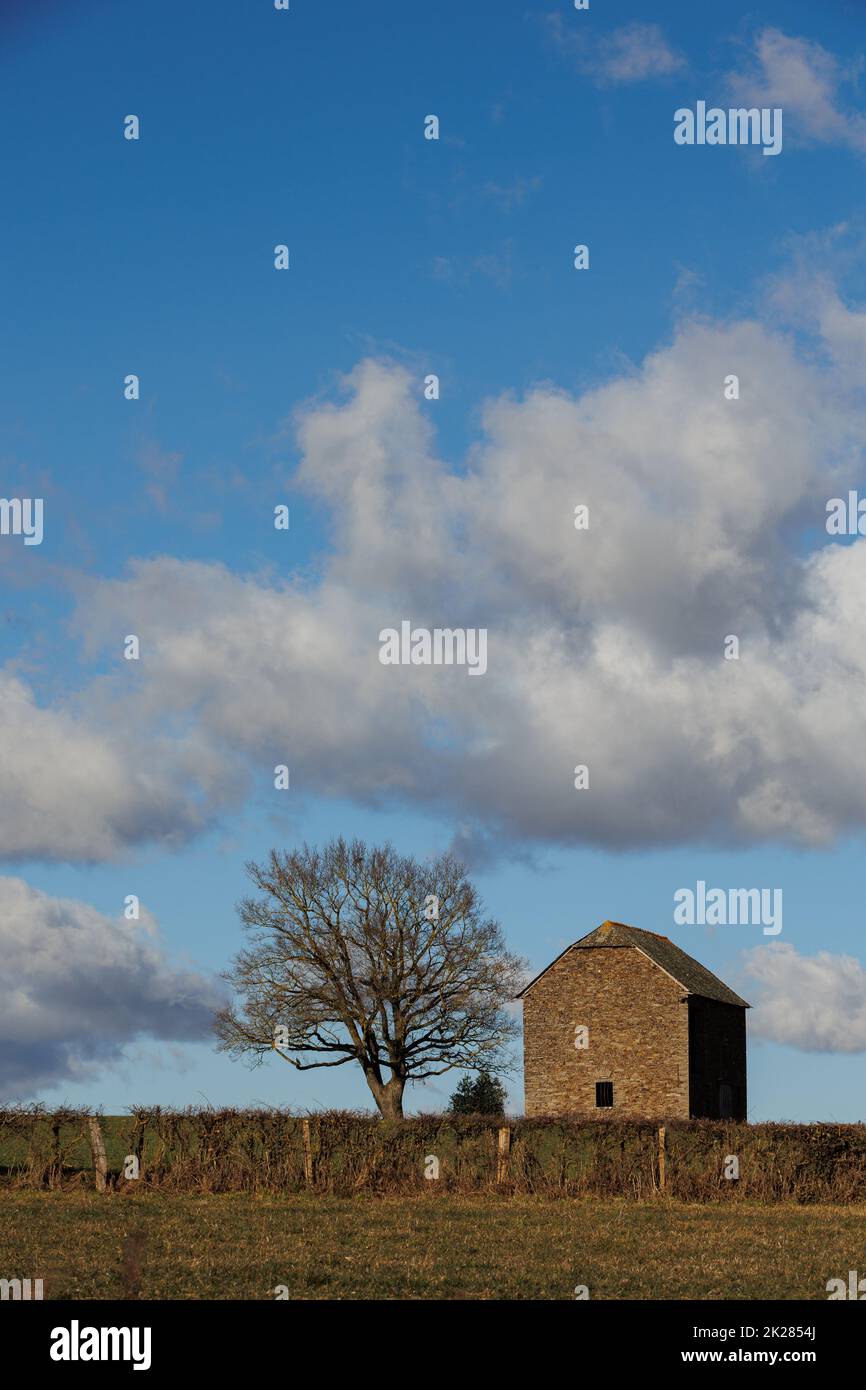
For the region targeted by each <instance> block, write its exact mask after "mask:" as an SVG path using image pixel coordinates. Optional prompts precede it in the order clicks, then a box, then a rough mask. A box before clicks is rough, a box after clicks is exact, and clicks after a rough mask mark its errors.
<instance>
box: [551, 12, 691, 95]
mask: <svg viewBox="0 0 866 1390" xmlns="http://www.w3.org/2000/svg"><path fill="white" fill-rule="evenodd" d="M546 19H547V27H548V33H549V35H550V37H551V39H552V40H553V42H554V44H555V45H556V47H557V48H558V49H559V50H560V51H561V52H563V53H564V54H566V56H567V57H569V58H570V59H571V61H572V62H573V63H574V65H575V66H576V68H577V70H578V71H579V72H581V73H583V74H585V75H586V76H588V77H592V78H593V79H594V80H595V81H596V82H598V83H599V85H602V86H615V85H626V84H628V83H633V82H645V81H647V80H648V79H649V78H654V77H667V76H669V75H670V74H671V73H674V72H679V71H680V70H681V69H682V68H683V67H684V66H685V60H684V58H683V56H682V54H680V53H678V52H677V51H676V50H675V49H673V48H672V47H671V46H670V44H669V43H668V41H667V39H666V38H665V36H664V33H663V32H662V30H661V28H660V27H659V25H658V24H648V23H644V22H642V21H640V20H634V21H632V22H631V23H629V24H623V25H621V26H620V27H619V28H618V29H614V30H613V32H612V33H610V34H607V35H605V36H603V37H602V38H599V39H592V38H590V37H589V36H588V35H587V34H586V33H585V32H581V31H580V29H579V27H576V26H575V25H574V24H567V23H566V22H565V20H564V19H563V16H562V15H561V14H550V15H547V16H546Z"/></svg>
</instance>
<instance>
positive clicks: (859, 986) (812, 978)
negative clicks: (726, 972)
mask: <svg viewBox="0 0 866 1390" xmlns="http://www.w3.org/2000/svg"><path fill="white" fill-rule="evenodd" d="M746 970H747V973H748V975H749V976H750V977H751V979H752V980H754V981H755V984H756V986H757V990H758V993H757V995H754V994H753V1000H754V1005H755V1007H754V1010H753V1012H752V1014H751V1015H750V1017H749V1029H750V1032H751V1033H752V1034H753V1035H754V1036H757V1037H760V1038H767V1039H769V1040H770V1041H771V1042H778V1043H785V1044H787V1045H788V1046H789V1047H797V1048H799V1049H800V1050H801V1051H803V1052H864V1051H866V970H864V969H863V966H862V965H861V964H860V962H859V961H858V960H855V958H854V957H853V956H837V955H832V954H831V953H830V952H829V951H819V952H818V954H817V955H815V956H801V955H799V954H798V952H797V951H796V949H795V947H794V946H792V945H791V944H790V943H789V942H781V941H778V942H773V943H772V944H771V945H767V946H756V947H754V949H753V950H751V951H748V952H746Z"/></svg>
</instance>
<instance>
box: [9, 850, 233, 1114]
mask: <svg viewBox="0 0 866 1390" xmlns="http://www.w3.org/2000/svg"><path fill="white" fill-rule="evenodd" d="M0 958H2V960H3V972H2V976H0V1098H2V1099H4V1100H7V1101H8V1100H11V1099H16V1098H19V1099H20V1098H25V1097H27V1096H28V1095H31V1094H33V1092H34V1091H37V1090H40V1089H42V1088H46V1087H54V1086H59V1085H62V1084H63V1083H64V1082H67V1081H75V1080H79V1079H82V1078H84V1077H88V1076H93V1075H95V1074H98V1073H99V1072H100V1071H103V1070H104V1069H105V1068H106V1067H108V1066H112V1065H114V1064H116V1063H117V1062H118V1061H119V1060H121V1059H122V1057H123V1054H124V1046H125V1045H126V1044H131V1043H135V1042H138V1041H141V1040H150V1041H153V1040H161V1041H169V1042H189V1041H197V1040H200V1039H207V1038H208V1037H209V1036H210V1032H211V1018H212V1016H213V1012H214V1010H215V1009H216V1008H217V1007H218V1006H219V1004H220V1003H221V1002H222V998H223V992H222V991H221V990H220V989H218V988H217V985H216V984H215V982H213V981H211V980H210V979H207V978H206V977H204V976H202V975H200V974H198V973H197V972H195V971H193V970H190V969H188V968H182V967H179V966H175V965H172V964H171V963H170V962H169V961H168V960H167V959H166V958H165V957H164V955H163V954H162V951H161V949H160V945H159V940H158V935H157V933H156V929H155V924H154V923H153V921H152V919H151V918H149V916H148V914H147V913H146V912H143V913H142V919H141V921H140V922H137V923H134V922H127V921H125V920H124V919H118V920H111V919H110V918H108V917H105V916H103V914H102V913H100V912H97V911H96V910H95V908H92V907H90V906H88V905H87V904H86V903H82V902H76V901H74V900H73V899H70V898H53V897H50V896H49V895H48V894H47V893H41V892H39V891H38V890H37V889H35V888H32V887H30V886H29V884H27V883H25V882H24V881H23V879H20V878H0Z"/></svg>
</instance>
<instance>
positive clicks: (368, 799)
mask: <svg viewBox="0 0 866 1390" xmlns="http://www.w3.org/2000/svg"><path fill="white" fill-rule="evenodd" d="M773 302H774V312H777V313H778V312H781V311H782V310H783V309H784V306H785V295H784V294H783V293H782V292H781V290H780V287H779V286H778V285H777V286H776V287H775V292H774V301H773ZM831 307H832V313H828V314H822V313H821V312H819V311H818V307H817V306H813V308H812V310H811V311H810V313H811V319H810V329H811V332H812V337H811V338H810V340H809V341H808V343H807V344H805V345H799V344H800V339H799V338H796V337H792V336H789V335H788V333H787V332H786V331H785V330H784V327H783V326H782V325H780V324H777V325H776V326H772V327H771V326H769V325H768V324H767V323H761V322H758V321H756V320H754V319H743V320H739V321H735V322H724V323H712V322H707V321H702V320H689V319H685V320H683V321H682V322H681V323H680V324H679V326H678V328H677V330H676V332H675V333H674V335H673V338H672V341H671V342H670V343H669V344H667V345H666V346H664V347H661V348H659V349H658V350H657V351H655V352H653V353H651V354H650V355H649V356H648V357H647V358H646V360H645V361H644V362H643V363H642V364H641V365H640V366H639V367H636V368H634V369H633V370H628V371H625V372H623V373H622V374H620V375H619V376H617V377H615V378H613V379H612V380H610V381H609V382H607V383H606V384H604V385H601V386H597V387H594V388H593V389H590V390H587V391H584V392H583V393H581V394H578V395H573V394H570V393H568V392H566V391H563V390H560V389H558V388H556V387H553V386H545V385H540V386H538V387H536V388H535V389H533V390H531V391H529V392H528V393H527V394H526V395H525V396H523V397H520V398H517V397H514V396H512V395H508V394H506V395H502V396H500V397H497V398H495V399H492V400H490V401H489V402H488V403H487V404H486V406H485V408H484V410H483V413H482V416H481V432H480V437H479V439H478V441H477V443H476V444H475V445H474V446H473V447H472V449H471V450H470V452H469V455H468V457H467V458H466V460H465V461H463V462H462V463H461V464H460V466H459V467H453V466H449V465H447V464H446V463H445V462H444V461H443V460H442V459H441V458H440V457H439V456H438V453H437V449H436V439H435V434H434V430H433V427H432V423H431V421H432V419H433V418H434V409H433V408H431V407H430V405H429V404H428V403H426V402H424V400H423V398H422V395H421V392H420V390H419V383H418V380H417V378H416V376H414V375H413V374H412V373H411V372H410V371H408V370H407V369H406V368H404V367H403V366H400V365H397V364H395V363H393V362H387V361H380V360H372V359H371V360H366V361H363V362H361V363H359V364H358V366H357V367H356V368H355V369H354V370H353V371H352V372H351V373H350V374H349V375H348V376H347V377H345V378H344V379H343V380H342V381H341V383H340V387H339V389H338V390H337V391H336V392H335V393H334V396H333V398H332V399H325V400H317V401H316V402H313V403H310V404H308V405H306V406H305V407H304V408H303V409H301V410H300V411H298V412H297V414H296V415H295V416H294V418H293V420H292V422H291V428H292V429H293V430H294V432H295V434H296V437H297V442H298V445H299V450H300V455H301V462H300V465H299V467H298V470H297V473H296V475H295V478H294V484H295V486H296V487H297V488H298V489H301V490H303V491H304V492H305V493H306V494H307V495H308V496H309V497H310V498H311V499H313V501H314V502H315V503H316V504H317V505H318V506H320V507H321V508H322V509H323V510H324V511H325V512H326V513H327V514H328V515H329V516H330V518H331V544H330V547H329V550H328V553H327V555H326V556H323V559H322V562H321V566H320V569H319V572H318V573H317V575H316V576H315V577H314V578H310V577H305V578H304V579H303V580H298V579H294V578H292V579H285V580H274V579H273V578H272V577H268V576H264V575H258V574H239V573H236V572H233V571H232V570H230V569H228V568H226V567H225V566H223V565H219V564H210V563H205V562H201V561H184V560H179V559H175V558H171V557H158V558H154V559H149V560H139V561H136V562H133V563H132V564H131V565H130V566H129V569H128V571H127V573H126V574H124V575H123V576H122V577H120V578H116V579H110V580H109V579H104V580H98V579H97V580H95V581H93V582H92V583H91V584H89V586H88V587H87V589H86V590H85V591H84V592H83V593H82V596H81V602H80V605H79V609H78V613H77V616H76V618H75V620H74V628H75V630H76V632H77V633H78V635H79V636H80V637H81V639H82V641H83V644H84V650H85V653H86V655H87V656H88V657H91V658H93V659H94V660H99V661H100V663H101V665H100V669H102V670H103V671H105V672H107V673H106V674H102V675H100V676H99V677H98V678H96V679H94V680H92V681H90V682H89V683H87V684H86V685H85V686H84V687H83V688H82V689H81V690H80V691H79V692H78V693H77V697H76V699H75V701H74V702H67V703H66V704H65V705H64V706H63V707H62V708H61V707H58V708H51V709H40V708H37V706H36V705H35V703H34V702H33V700H32V699H31V698H30V697H29V695H28V693H27V691H26V689H25V688H24V687H23V686H22V685H21V684H20V682H18V683H13V684H12V685H11V686H10V687H9V689H10V692H11V693H10V696H9V699H8V703H7V716H8V717H7V718H5V719H4V720H3V721H2V722H0V729H2V734H0V738H2V739H3V740H4V741H5V752H4V756H5V759H6V766H7V768H8V770H9V773H11V776H10V775H8V774H7V777H6V779H5V782H4V784H3V787H2V788H0V818H2V819H0V845H2V847H3V849H4V851H5V853H6V854H7V855H8V854H11V853H17V854H19V855H23V854H25V853H41V854H51V853H53V854H60V853H65V854H66V855H68V856H69V857H93V858H100V857H110V856H111V855H112V854H115V853H117V852H118V850H119V849H120V848H122V847H123V846H125V845H128V844H133V843H141V842H144V841H147V840H152V839H159V840H162V841H164V842H165V841H170V840H171V839H172V838H174V839H175V840H179V839H183V838H186V837H189V836H190V835H193V834H195V833H197V831H198V830H199V829H200V828H201V827H202V826H205V825H208V824H210V823H211V822H212V821H213V820H214V819H215V818H216V817H218V816H219V814H220V812H221V811H222V809H223V808H225V807H227V806H230V805H234V804H236V803H237V802H238V800H239V799H240V798H241V797H242V796H243V795H244V793H245V790H246V787H247V785H248V782H247V778H248V777H249V776H250V775H251V774H254V775H255V776H257V777H258V778H259V779H260V781H262V782H263V783H264V784H266V785H270V784H271V778H272V776H273V769H274V767H275V766H276V765H277V764H279V763H286V764H288V765H289V767H290V770H291V777H292V788H293V793H292V794H293V798H295V799H297V798H299V797H300V798H303V797H304V796H305V795H306V794H310V795H322V796H332V797H335V798H343V797H349V798H354V799H355V800H356V801H357V802H358V803H360V804H364V805H381V806H389V807H392V806H395V805H406V806H411V807H414V808H416V809H422V810H426V811H429V812H431V813H433V814H438V815H441V816H442V817H443V819H447V821H448V822H449V823H450V825H451V826H452V827H454V826H457V827H459V830H458V835H459V837H460V842H461V843H462V844H464V845H466V846H468V847H471V846H473V845H474V846H477V847H479V848H480V850H481V852H489V847H490V846H491V845H498V846H500V847H505V846H507V845H508V844H509V843H511V844H519V845H521V846H522V848H523V849H524V850H525V851H526V852H531V849H532V846H533V845H543V844H552V843H555V844H566V845H567V844H577V843H584V844H587V843H588V844H595V845H602V846H607V847H614V848H619V847H629V846H650V845H653V844H669V843H685V842H688V841H701V840H705V839H707V838H710V837H712V838H714V839H716V840H717V841H719V840H721V841H728V842H730V843H741V844H748V843H758V842H761V841H768V840H781V841H788V842H794V843H798V844H803V845H821V844H827V843H829V842H831V841H832V840H833V838H834V837H835V836H836V835H838V834H840V833H844V832H846V831H848V830H851V829H856V828H859V827H862V826H863V825H864V823H866V785H864V783H863V780H862V778H861V777H859V775H858V773H857V769H856V766H855V765H854V764H853V763H852V761H851V759H850V756H849V750H850V748H851V747H859V746H860V745H861V743H862V741H863V738H864V735H866V714H864V708H863V703H862V699H861V698H860V691H861V689H862V685H863V681H864V678H866V610H864V609H863V605H862V603H861V602H860V597H859V596H860V595H862V593H863V592H864V588H866V541H864V540H859V539H858V540H856V541H854V542H853V543H852V544H847V543H846V544H838V543H829V542H828V543H826V544H824V545H822V546H819V547H818V548H817V549H815V550H813V551H812V552H811V553H810V552H809V551H807V550H806V549H805V548H804V545H803V539H802V538H803V534H804V532H805V531H806V530H807V529H809V528H811V530H812V533H813V534H814V531H815V529H816V528H818V529H820V528H821V527H822V525H823V521H824V517H825V504H826V501H827V499H828V498H829V497H831V496H835V495H840V494H844V492H845V491H846V490H847V488H848V487H850V486H856V484H857V482H858V481H859V479H860V478H861V477H862V440H863V437H864V426H866V418H864V414H866V413H864V401H863V395H862V384H861V383H862V372H861V371H860V370H859V369H858V363H859V360H860V356H859V355H862V327H861V315H860V314H859V313H858V311H857V309H856V307H855V308H854V309H850V308H848V307H846V305H845V304H844V302H843V299H842V297H841V296H840V295H838V294H837V296H836V298H835V301H834V302H833V303H832V306H831ZM732 372H736V373H737V374H738V376H739V379H740V398H739V400H736V401H731V400H726V399H725V396H724V391H723V384H724V381H725V378H726V376H727V375H728V374H730V373H732ZM578 504H586V505H587V506H588V507H589V509H590V527H589V530H587V531H576V530H575V528H574V524H573V518H574V508H575V506H577V505H578ZM404 619H408V620H410V621H411V622H412V623H413V624H414V625H415V626H422V627H426V628H434V627H463V628H469V627H475V628H478V627H483V628H486V629H487V631H488V670H487V673H486V674H485V675H484V676H483V677H480V678H470V677H469V676H468V675H467V672H466V670H465V668H460V667H425V666H406V667H403V666H397V667H394V666H382V665H381V664H380V662H379V633H380V631H381V630H382V629H384V628H387V627H399V625H400V623H401V621H402V620H404ZM128 632H135V633H137V634H139V636H140V638H141V642H142V653H143V656H142V660H141V661H140V662H138V663H127V662H123V661H121V660H119V659H117V652H118V650H119V642H120V640H122V635H123V634H125V633H128ZM729 634H734V635H736V636H737V637H738V638H739V640H740V659H739V661H725V660H724V659H723V648H724V643H725V639H726V637H727V636H728V635H729ZM112 653H113V654H114V656H115V660H114V663H113V666H112V664H111V663H110V662H109V663H108V665H106V663H105V661H104V658H105V657H106V656H110V655H111V654H112ZM133 668H134V669H133ZM577 764H586V765H587V766H588V767H589V778H590V786H589V790H588V791H581V792H578V791H576V790H575V788H574V768H575V767H576V765H577ZM59 768H61V769H62V768H65V769H66V770H67V775H66V776H65V777H64V776H61V775H60V772H59V771H58V769H59ZM485 846H487V847H488V849H487V851H485V850H484V847H485Z"/></svg>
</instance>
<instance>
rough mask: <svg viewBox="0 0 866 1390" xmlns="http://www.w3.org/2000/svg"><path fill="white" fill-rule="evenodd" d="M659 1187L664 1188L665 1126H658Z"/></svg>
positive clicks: (662, 1189)
mask: <svg viewBox="0 0 866 1390" xmlns="http://www.w3.org/2000/svg"><path fill="white" fill-rule="evenodd" d="M659 1188H660V1190H661V1191H662V1192H664V1190H665V1127H664V1125H660V1126H659Z"/></svg>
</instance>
